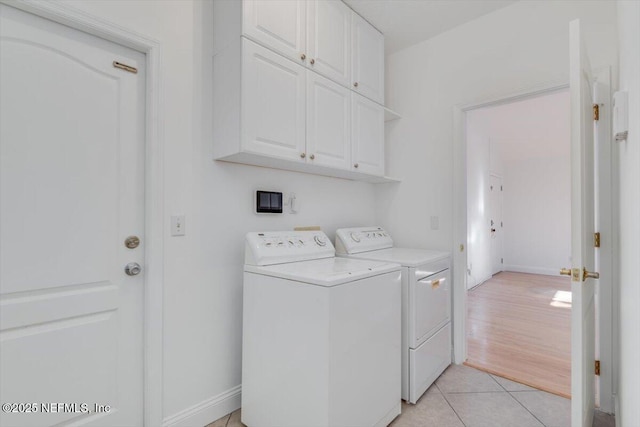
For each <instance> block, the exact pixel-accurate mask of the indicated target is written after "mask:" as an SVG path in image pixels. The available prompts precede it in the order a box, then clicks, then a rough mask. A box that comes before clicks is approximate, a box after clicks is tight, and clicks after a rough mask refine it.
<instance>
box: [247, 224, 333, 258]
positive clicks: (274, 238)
mask: <svg viewBox="0 0 640 427" xmlns="http://www.w3.org/2000/svg"><path fill="white" fill-rule="evenodd" d="M245 240H246V245H245V264H250V265H271V264H283V263H286V262H296V261H305V260H312V259H320V258H329V257H333V256H335V249H334V248H333V245H332V244H331V241H330V240H329V238H328V237H327V235H326V234H324V233H323V232H322V231H265V232H252V233H247V237H246V239H245Z"/></svg>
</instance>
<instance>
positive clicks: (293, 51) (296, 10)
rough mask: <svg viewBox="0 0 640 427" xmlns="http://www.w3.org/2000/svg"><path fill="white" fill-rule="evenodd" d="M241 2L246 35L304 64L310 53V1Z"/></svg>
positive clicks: (271, 0)
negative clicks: (306, 56) (308, 4)
mask: <svg viewBox="0 0 640 427" xmlns="http://www.w3.org/2000/svg"><path fill="white" fill-rule="evenodd" d="M241 1H242V2H243V13H242V32H243V34H245V35H246V36H248V37H250V38H252V39H253V40H255V41H257V42H259V43H260V44H262V45H264V46H267V47H269V48H271V49H273V50H275V51H276V52H279V53H280V54H282V55H284V56H286V57H288V58H289V59H292V60H294V61H298V62H300V61H301V55H302V54H304V53H306V52H305V49H306V47H305V36H306V20H307V16H306V0H241Z"/></svg>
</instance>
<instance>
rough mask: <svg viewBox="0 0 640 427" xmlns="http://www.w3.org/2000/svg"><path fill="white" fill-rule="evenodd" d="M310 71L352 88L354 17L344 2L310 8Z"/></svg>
mask: <svg viewBox="0 0 640 427" xmlns="http://www.w3.org/2000/svg"><path fill="white" fill-rule="evenodd" d="M307 8H308V11H307V14H308V17H309V20H308V28H307V31H308V33H307V34H308V35H307V46H308V48H307V50H308V52H309V67H311V68H312V69H313V70H314V71H317V72H318V73H320V74H322V75H324V76H326V77H328V78H330V79H331V80H333V81H335V82H338V83H340V84H341V85H343V86H346V87H350V85H351V82H350V80H351V14H352V13H353V11H352V10H351V9H349V7H348V6H347V5H345V4H344V3H343V2H341V1H335V0H332V1H327V0H313V1H310V2H308V4H307Z"/></svg>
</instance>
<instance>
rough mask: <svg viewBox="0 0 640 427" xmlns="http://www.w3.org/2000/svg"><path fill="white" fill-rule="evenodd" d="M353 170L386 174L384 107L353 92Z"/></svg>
mask: <svg viewBox="0 0 640 427" xmlns="http://www.w3.org/2000/svg"><path fill="white" fill-rule="evenodd" d="M351 135H352V136H351V163H353V165H352V168H353V170H357V171H360V172H364V173H368V174H372V175H384V107H382V106H381V105H379V104H376V103H375V102H373V101H371V100H369V99H367V98H365V97H363V96H360V95H358V94H357V93H351Z"/></svg>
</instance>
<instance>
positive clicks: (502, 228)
mask: <svg viewBox="0 0 640 427" xmlns="http://www.w3.org/2000/svg"><path fill="white" fill-rule="evenodd" d="M491 177H494V178H498V179H499V180H500V186H501V187H502V186H504V177H503V176H502V175H500V174H498V173H495V172H489V185H491ZM489 206H490V209H489V210H490V211H492V210H491V207H492V203H491V201H489ZM500 218H501V221H500V222H501V223H502V224H503V223H504V193H503V192H502V189H500ZM496 228H497V227H496ZM500 239H501V240H502V242H501V243H502V244H501V245H500V258H501V259H502V260H503V262H502V265H501V266H500V271H499V272H498V273H502V272H503V271H504V227H503V226H502V225H500ZM467 245H468V243H467ZM489 252H491V251H489ZM494 274H496V273H494V272H493V253H491V276H492V277H493V275H494Z"/></svg>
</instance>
